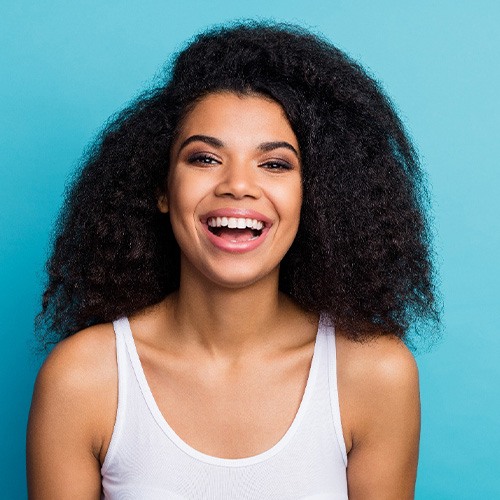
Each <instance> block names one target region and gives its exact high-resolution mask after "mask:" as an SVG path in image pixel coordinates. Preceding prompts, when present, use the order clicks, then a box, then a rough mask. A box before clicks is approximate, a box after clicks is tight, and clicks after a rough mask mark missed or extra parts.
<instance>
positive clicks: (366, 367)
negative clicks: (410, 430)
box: [337, 335, 420, 449]
mask: <svg viewBox="0 0 500 500" xmlns="http://www.w3.org/2000/svg"><path fill="white" fill-rule="evenodd" d="M337 359H338V368H337V369H338V384H339V396H340V404H341V415H342V420H343V428H344V435H345V440H346V446H347V447H348V449H350V448H352V447H353V446H354V445H355V444H356V442H357V441H359V440H360V439H362V438H363V437H366V436H367V435H369V434H370V432H371V431H372V430H373V429H374V428H376V427H377V425H379V424H380V425H383V423H384V422H386V423H387V424H389V423H390V422H394V421H395V420H396V419H397V418H401V419H404V420H413V421H414V424H413V425H414V426H418V425H419V408H420V400H419V383H418V368H417V364H416V362H415V358H414V357H413V355H412V353H411V352H410V350H409V349H408V348H407V347H406V345H405V344H404V343H403V342H402V341H401V340H400V339H399V338H397V337H395V336H388V335H387V336H380V337H378V338H375V339H371V340H367V341H364V342H355V341H352V340H350V339H348V338H347V337H345V336H343V335H337Z"/></svg>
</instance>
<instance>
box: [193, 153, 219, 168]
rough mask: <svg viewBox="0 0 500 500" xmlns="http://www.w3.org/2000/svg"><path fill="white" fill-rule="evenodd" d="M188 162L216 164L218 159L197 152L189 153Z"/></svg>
mask: <svg viewBox="0 0 500 500" xmlns="http://www.w3.org/2000/svg"><path fill="white" fill-rule="evenodd" d="M187 161H188V163H191V164H193V165H217V164H218V163H219V160H217V158H214V157H213V156H211V155H209V154H206V153H198V154H194V155H191V156H190V157H188V159H187Z"/></svg>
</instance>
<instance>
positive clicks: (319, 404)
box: [101, 318, 347, 500]
mask: <svg viewBox="0 0 500 500" xmlns="http://www.w3.org/2000/svg"><path fill="white" fill-rule="evenodd" d="M113 326H114V329H115V333H116V350H117V362H118V409H117V415H116V422H115V426H114V429H113V435H112V437H111V442H110V445H109V449H108V452H107V455H106V458H105V460H104V463H103V465H102V468H101V474H102V488H103V496H102V498H105V499H113V500H115V499H123V500H125V499H134V500H136V499H140V500H160V499H161V500H165V499H168V500H181V499H182V500H186V499H213V500H215V499H217V500H220V499H230V500H233V499H234V500H266V499H273V500H276V499H279V500H285V499H299V498H301V499H314V500H320V499H321V500H326V499H328V500H337V499H338V500H341V499H342V500H344V499H347V480H346V467H347V456H346V448H345V443H344V439H343V435H342V427H341V423H340V411H339V401H338V392H337V373H336V354H335V333H334V330H333V328H332V327H331V326H327V325H326V324H325V322H324V321H323V320H321V321H320V324H319V327H318V332H317V334H316V342H315V346H314V354H313V358H312V362H311V367H310V370H309V376H308V379H307V384H306V388H305V391H304V395H303V397H302V401H301V403H300V406H299V409H298V411H297V414H296V416H295V419H294V420H293V423H292V424H291V426H290V427H289V428H288V430H287V431H286V433H285V435H284V436H283V437H282V438H281V439H280V440H279V441H278V443H276V444H275V445H274V446H273V447H272V448H270V449H269V450H267V451H265V452H263V453H260V454H258V455H255V456H252V457H248V458H238V459H229V458H217V457H213V456H209V455H206V454H204V453H201V452H199V451H197V450H195V449H194V448H192V447H191V446H189V445H188V444H187V443H186V442H184V441H183V440H182V439H181V438H180V437H179V436H178V435H177V434H176V433H175V432H174V430H173V429H172V428H171V427H170V426H169V424H168V423H167V422H166V420H165V419H164V418H163V416H162V414H161V412H160V410H159V409H158V406H157V404H156V402H155V400H154V398H153V395H152V394H151V390H150V388H149V385H148V383H147V381H146V377H145V376H144V371H143V369H142V366H141V362H140V360H139V356H138V355H137V350H136V347H135V343H134V339H133V336H132V332H131V330H130V325H129V322H128V320H127V318H121V319H119V320H117V321H115V322H114V324H113ZM193 418H195V417H194V416H193ZM270 418H272V416H271V417H270Z"/></svg>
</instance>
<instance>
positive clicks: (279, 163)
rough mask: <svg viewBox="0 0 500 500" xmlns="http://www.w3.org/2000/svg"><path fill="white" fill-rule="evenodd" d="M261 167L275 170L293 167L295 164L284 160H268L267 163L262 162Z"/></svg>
mask: <svg viewBox="0 0 500 500" xmlns="http://www.w3.org/2000/svg"><path fill="white" fill-rule="evenodd" d="M261 167H263V168H266V169H268V170H274V171H280V170H292V169H293V166H292V165H290V163H288V162H286V161H283V160H268V161H266V162H265V163H262V164H261Z"/></svg>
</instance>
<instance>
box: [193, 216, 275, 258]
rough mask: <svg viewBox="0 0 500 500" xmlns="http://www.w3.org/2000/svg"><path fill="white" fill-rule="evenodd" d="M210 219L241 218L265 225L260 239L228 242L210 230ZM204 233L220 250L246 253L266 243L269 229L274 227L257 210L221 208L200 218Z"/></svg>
mask: <svg viewBox="0 0 500 500" xmlns="http://www.w3.org/2000/svg"><path fill="white" fill-rule="evenodd" d="M210 217H240V218H245V219H257V220H259V221H262V222H263V223H264V227H263V228H262V232H261V234H260V236H259V237H257V238H255V239H252V240H248V241H227V240H224V239H222V238H219V237H218V236H216V235H215V234H213V233H212V232H211V231H210V230H209V229H208V224H207V221H208V219H209V218H210ZM200 221H201V225H202V227H203V232H204V233H205V235H206V237H207V239H208V240H209V241H210V243H212V245H214V246H215V247H216V248H218V249H219V250H223V251H225V252H230V253H245V252H250V251H252V250H255V249H256V248H257V247H259V246H260V245H262V243H264V240H265V239H266V236H267V233H268V232H269V229H270V228H271V226H272V225H273V223H272V220H271V219H270V218H269V217H266V216H265V215H264V214H262V213H260V212H257V211H255V210H250V209H245V208H219V209H217V210H211V211H210V212H207V213H206V214H203V215H202V216H201V217H200Z"/></svg>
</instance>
